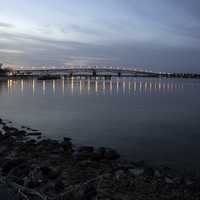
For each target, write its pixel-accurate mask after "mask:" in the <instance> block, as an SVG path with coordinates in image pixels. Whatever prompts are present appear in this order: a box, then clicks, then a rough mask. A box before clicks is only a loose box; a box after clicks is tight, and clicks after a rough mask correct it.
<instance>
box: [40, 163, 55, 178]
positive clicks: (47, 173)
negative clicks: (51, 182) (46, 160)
mask: <svg viewBox="0 0 200 200" xmlns="http://www.w3.org/2000/svg"><path fill="white" fill-rule="evenodd" d="M40 170H41V171H42V175H43V176H44V177H46V178H48V179H55V178H57V176H58V171H57V170H56V169H54V168H52V167H47V166H43V167H40Z"/></svg>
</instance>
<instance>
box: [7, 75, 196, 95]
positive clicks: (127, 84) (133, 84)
mask: <svg viewBox="0 0 200 200" xmlns="http://www.w3.org/2000/svg"><path fill="white" fill-rule="evenodd" d="M30 85H31V90H32V95H33V96H35V95H36V94H37V95H41V94H42V95H43V96H45V95H47V94H48V95H50V94H52V95H59V94H62V96H64V95H65V94H66V93H67V94H70V95H90V94H95V93H96V94H101V95H105V94H109V95H117V94H119V93H122V94H124V95H126V94H128V95H131V94H134V93H151V92H154V93H158V92H176V91H177V90H184V83H182V82H181V81H180V82H173V81H170V80H159V79H154V80H153V79H152V80H151V79H150V80H145V79H144V80H140V79H132V80H126V79H114V80H98V79H97V80H90V79H88V80H85V79H75V78H71V79H61V80H43V81H38V80H35V79H34V80H7V93H8V94H9V95H14V94H17V93H18V91H19V89H20V94H21V95H23V94H24V92H27V91H29V90H30V88H29V86H30ZM190 87H194V85H193V84H191V85H190ZM4 89H5V88H4ZM46 90H48V93H46ZM4 92H5V91H4Z"/></svg>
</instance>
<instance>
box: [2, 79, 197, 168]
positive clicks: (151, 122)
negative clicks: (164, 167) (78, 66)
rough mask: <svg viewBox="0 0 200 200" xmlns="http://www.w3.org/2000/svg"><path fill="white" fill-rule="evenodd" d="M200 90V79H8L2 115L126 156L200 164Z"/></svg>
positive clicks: (79, 142)
mask: <svg viewBox="0 0 200 200" xmlns="http://www.w3.org/2000/svg"><path fill="white" fill-rule="evenodd" d="M199 92H200V81H199V80H181V79H179V80H175V79H173V80H166V79H162V80H160V79H149V78H148V79H146V78H133V79H114V80H112V81H103V80H77V79H68V80H49V81H38V80H8V81H1V82H0V116H1V117H4V118H6V119H9V120H13V121H15V122H16V123H18V124H21V125H26V126H30V127H32V128H36V129H39V130H41V131H43V132H44V133H45V134H46V136H48V137H51V138H58V139H59V138H61V137H63V136H68V137H72V138H73V140H74V142H75V143H77V144H87V145H96V146H107V147H113V148H115V149H117V150H118V151H119V152H120V153H121V154H122V155H123V156H124V157H126V158H130V159H134V160H135V159H136V160H141V159H144V160H148V161H150V162H155V163H159V162H162V163H163V162H167V163H172V164H173V163H176V164H181V165H182V164H185V165H191V166H192V165H194V166H200V93H199Z"/></svg>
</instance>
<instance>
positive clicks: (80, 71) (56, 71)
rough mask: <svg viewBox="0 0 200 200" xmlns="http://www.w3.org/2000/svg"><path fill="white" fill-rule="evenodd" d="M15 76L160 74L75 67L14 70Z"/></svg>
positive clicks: (155, 74)
mask: <svg viewBox="0 0 200 200" xmlns="http://www.w3.org/2000/svg"><path fill="white" fill-rule="evenodd" d="M12 73H13V75H15V76H22V75H23V76H41V75H61V76H87V77H114V76H118V77H135V76H140V77H158V76H159V75H160V74H159V73H155V72H151V71H143V70H135V69H131V68H111V67H98V68H97V67H76V68H45V67H43V68H30V69H28V68H27V69H23V68H20V69H16V70H14V71H13V72H12Z"/></svg>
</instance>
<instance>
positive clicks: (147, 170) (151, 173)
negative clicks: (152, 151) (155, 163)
mask: <svg viewBox="0 0 200 200" xmlns="http://www.w3.org/2000/svg"><path fill="white" fill-rule="evenodd" d="M144 175H145V176H150V177H153V176H154V169H153V168H152V167H145V168H144Z"/></svg>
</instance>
